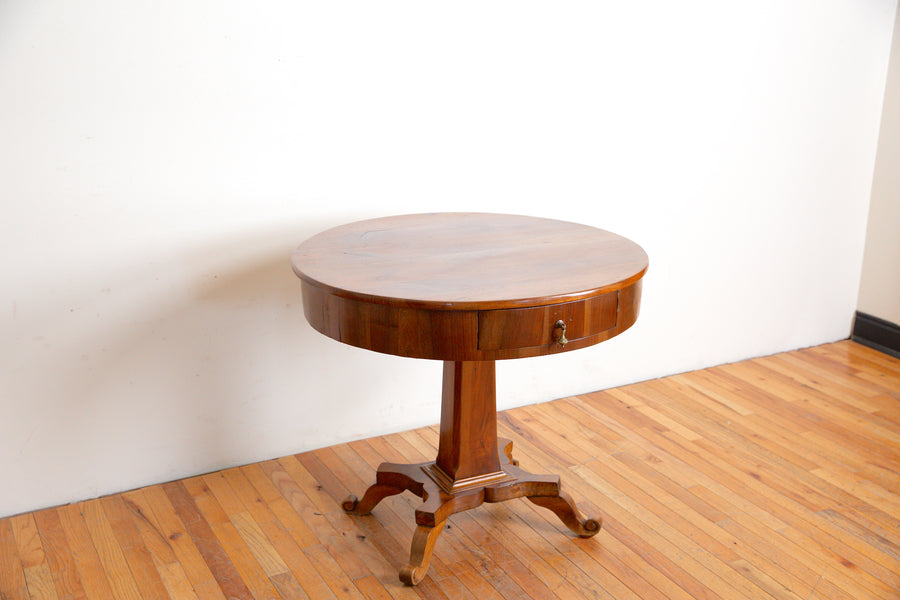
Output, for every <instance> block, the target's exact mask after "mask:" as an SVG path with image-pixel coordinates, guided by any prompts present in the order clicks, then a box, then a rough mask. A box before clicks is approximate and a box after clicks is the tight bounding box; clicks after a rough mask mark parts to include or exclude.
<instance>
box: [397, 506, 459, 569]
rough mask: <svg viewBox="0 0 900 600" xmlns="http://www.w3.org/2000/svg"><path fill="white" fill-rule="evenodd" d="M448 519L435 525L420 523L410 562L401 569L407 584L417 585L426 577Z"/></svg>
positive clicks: (410, 554) (414, 537)
mask: <svg viewBox="0 0 900 600" xmlns="http://www.w3.org/2000/svg"><path fill="white" fill-rule="evenodd" d="M446 523H447V520H446V519H445V520H443V521H439V522H438V523H437V524H436V525H435V526H434V527H428V526H425V525H419V526H418V527H416V533H415V535H413V541H412V547H411V548H410V550H409V564H408V565H405V566H404V567H403V568H401V569H400V581H402V582H403V583H405V584H406V585H416V584H417V583H419V582H420V581H422V579H423V578H424V577H425V573H426V572H427V571H428V565H429V563H431V555H432V554H433V553H434V544H435V542H437V539H438V536H439V535H440V534H441V531H443V529H444V525H445V524H446Z"/></svg>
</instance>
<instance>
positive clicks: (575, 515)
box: [528, 490, 603, 538]
mask: <svg viewBox="0 0 900 600" xmlns="http://www.w3.org/2000/svg"><path fill="white" fill-rule="evenodd" d="M528 499H529V500H531V502H533V503H534V504H537V505H538V506H543V507H544V508H547V509H549V510H551V511H553V513H554V514H555V515H556V516H557V517H559V518H560V520H561V521H562V522H563V524H564V525H565V526H566V527H568V528H569V529H570V530H572V533H574V534H575V535H577V536H578V537H583V538H589V537H593V536H595V535H597V532H598V531H600V525H601V524H602V523H603V521H602V519H585V518H584V517H583V516H582V515H581V513H580V512H578V509H577V508H576V507H575V502H574V501H573V500H572V497H571V496H569V494H567V493H566V492H564V491H562V490H560V491H559V492H558V495H556V496H528Z"/></svg>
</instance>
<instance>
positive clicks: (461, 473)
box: [342, 361, 600, 585]
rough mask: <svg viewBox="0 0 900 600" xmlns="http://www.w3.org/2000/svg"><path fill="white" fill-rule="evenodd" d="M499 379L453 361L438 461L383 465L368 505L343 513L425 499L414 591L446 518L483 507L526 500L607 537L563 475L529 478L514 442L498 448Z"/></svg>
mask: <svg viewBox="0 0 900 600" xmlns="http://www.w3.org/2000/svg"><path fill="white" fill-rule="evenodd" d="M494 374H495V365H494V361H446V362H445V363H444V380H443V394H442V400H441V402H442V403H441V427H440V438H439V443H438V454H437V459H436V460H434V461H432V462H427V463H421V464H412V465H401V464H393V463H382V464H381V465H380V466H379V467H378V472H377V474H376V480H375V483H374V484H373V485H372V486H370V487H369V489H368V490H366V493H365V495H364V496H363V498H362V500H357V498H356V496H350V497H349V498H347V499H346V500H345V501H344V502H343V505H342V506H343V508H344V510H346V511H348V512H353V513H355V514H358V515H366V514H369V513H370V512H371V511H372V509H373V508H374V507H375V505H377V504H378V503H379V502H380V501H381V500H382V499H384V498H386V497H387V496H391V495H394V494H399V493H400V492H403V491H406V490H409V491H411V492H412V493H414V494H416V495H417V496H419V497H420V498H422V499H423V501H424V502H423V504H422V505H421V506H420V507H419V508H418V509H417V510H416V525H417V528H416V533H415V534H414V536H413V541H412V547H411V549H410V558H409V564H408V565H406V566H405V567H403V568H402V569H401V570H400V579H401V580H402V581H403V582H404V583H406V584H408V585H415V584H416V583H418V582H419V581H421V579H422V578H423V577H424V576H425V573H426V571H427V570H428V565H429V562H430V561H431V556H432V553H433V551H434V545H435V542H436V541H437V538H438V536H439V535H440V532H441V530H443V528H444V525H445V523H446V521H447V518H448V517H449V516H450V515H452V514H454V513H458V512H462V511H464V510H468V509H470V508H475V507H476V506H480V505H481V504H482V503H484V502H502V501H504V500H510V499H512V498H521V497H523V496H524V497H527V498H528V499H529V500H531V501H532V502H533V503H535V504H537V505H538V506H543V507H545V508H548V509H550V510H552V511H553V512H554V513H555V514H556V515H557V516H559V517H560V519H561V520H562V522H563V523H564V524H565V525H566V526H567V527H568V528H569V529H571V530H572V531H573V532H574V533H575V534H577V535H579V536H581V537H590V536H592V535H594V534H596V533H597V532H598V531H599V530H600V520H599V519H585V518H584V517H582V515H581V514H580V513H579V512H578V510H577V509H576V507H575V504H574V502H573V501H572V499H571V497H570V496H569V495H568V494H566V493H565V492H563V491H562V490H561V489H560V483H559V476H558V475H533V474H531V473H528V472H527V471H523V470H522V469H520V468H519V467H518V466H517V465H518V462H517V461H515V460H514V459H513V458H512V442H510V441H509V440H501V442H502V447H498V443H500V442H498V439H497V404H496V391H495V389H496V386H495V375H494Z"/></svg>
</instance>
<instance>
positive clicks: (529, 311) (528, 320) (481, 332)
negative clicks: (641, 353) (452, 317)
mask: <svg viewBox="0 0 900 600" xmlns="http://www.w3.org/2000/svg"><path fill="white" fill-rule="evenodd" d="M617 309H618V292H610V293H608V294H603V295H602V296H595V297H593V298H587V299H585V300H576V301H574V302H565V303H563V304H551V305H548V306H538V307H534V308H510V309H503V310H483V311H479V312H478V349H479V350H481V351H486V350H487V351H489V350H511V349H515V348H532V347H537V346H549V345H551V344H556V345H557V346H558V345H559V344H558V339H559V336H560V328H558V327H557V326H556V323H557V321H560V320H561V321H563V322H564V323H565V324H566V329H565V336H566V339H567V340H569V341H574V340H577V339H580V338H584V337H589V336H592V335H596V334H598V333H601V332H603V331H606V330H608V329H612V328H613V327H615V326H616V312H617Z"/></svg>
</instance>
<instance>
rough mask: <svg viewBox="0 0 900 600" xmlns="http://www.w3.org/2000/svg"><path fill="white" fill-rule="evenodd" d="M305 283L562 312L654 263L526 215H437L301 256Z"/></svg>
mask: <svg viewBox="0 0 900 600" xmlns="http://www.w3.org/2000/svg"><path fill="white" fill-rule="evenodd" d="M292 266H293V268H294V272H295V273H296V274H297V275H298V276H299V277H300V278H301V279H302V280H303V281H305V282H307V283H310V284H313V285H316V286H319V287H321V288H323V289H325V290H328V291H331V292H332V293H335V294H337V295H340V296H342V297H346V298H354V299H359V300H365V301H372V302H379V303H385V304H391V305H395V306H406V307H415V308H430V309H439V310H483V309H494V308H513V307H519V306H537V305H543V304H554V303H558V302H565V301H567V300H576V299H579V298H586V297H589V296H594V295H597V294H600V293H603V292H606V291H613V290H617V289H620V288H622V287H626V286H628V285H629V284H631V283H633V282H634V281H636V280H638V279H640V278H641V277H642V276H643V274H644V271H645V270H646V268H647V255H646V253H645V252H644V251H643V250H642V249H641V247H640V246H638V245H637V244H635V243H634V242H632V241H630V240H628V239H626V238H623V237H621V236H618V235H616V234H614V233H610V232H608V231H603V230H601V229H597V228H595V227H590V226H587V225H580V224H577V223H569V222H566V221H557V220H553V219H541V218H536V217H526V216H519V215H498V214H485V213H431V214H416V215H402V216H394V217H386V218H380V219H371V220H367V221H359V222H356V223H350V224H348V225H342V226H339V227H335V228H333V229H329V230H328V231H325V232H322V233H320V234H318V235H316V236H313V237H312V238H310V239H309V240H307V241H306V242H305V243H303V244H302V245H301V246H300V247H299V248H297V250H296V251H295V252H294V254H293V257H292Z"/></svg>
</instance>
